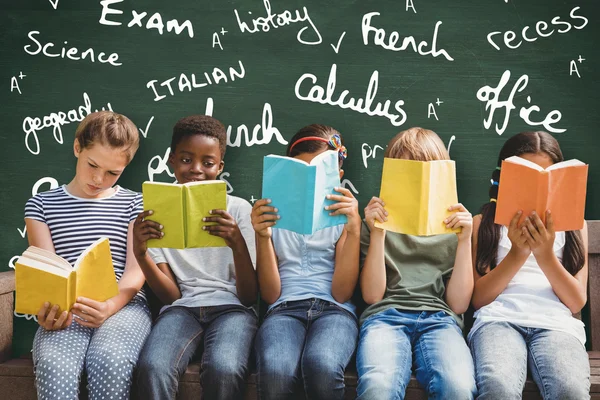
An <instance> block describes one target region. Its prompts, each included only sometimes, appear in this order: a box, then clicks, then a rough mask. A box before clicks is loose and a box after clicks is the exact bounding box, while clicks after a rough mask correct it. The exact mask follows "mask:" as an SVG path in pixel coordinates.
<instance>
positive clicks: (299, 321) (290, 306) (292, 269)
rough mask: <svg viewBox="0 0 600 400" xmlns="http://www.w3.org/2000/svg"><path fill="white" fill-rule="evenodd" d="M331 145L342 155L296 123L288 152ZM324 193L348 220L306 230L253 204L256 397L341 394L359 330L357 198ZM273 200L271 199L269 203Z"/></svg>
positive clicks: (330, 132)
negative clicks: (258, 314) (262, 304)
mask: <svg viewBox="0 0 600 400" xmlns="http://www.w3.org/2000/svg"><path fill="white" fill-rule="evenodd" d="M327 150H337V152H338V154H339V166H340V178H341V177H342V176H343V175H344V171H343V170H342V169H341V167H342V163H343V161H344V160H345V158H346V155H347V154H346V148H345V147H344V145H343V142H342V137H341V135H340V134H339V132H337V131H336V130H335V129H333V128H331V127H329V126H325V125H316V124H315V125H309V126H307V127H304V128H302V129H300V131H299V132H298V133H296V135H294V137H293V138H292V140H291V141H290V144H289V147H288V150H287V156H288V157H294V158H298V159H301V160H303V161H306V162H310V161H311V160H312V159H313V158H314V157H315V156H317V155H319V154H321V153H323V152H324V151H327ZM335 190H336V191H337V192H339V193H340V194H339V195H337V194H332V195H328V196H327V197H328V198H329V199H330V200H333V201H335V202H336V203H334V204H332V205H330V206H328V207H327V209H328V210H329V211H330V212H331V214H332V215H340V214H343V215H346V216H347V217H348V222H347V223H346V224H345V225H337V226H333V227H329V228H324V229H322V230H319V231H317V232H315V233H314V234H312V235H302V234H298V233H295V232H292V231H288V230H284V229H277V226H276V222H277V219H279V216H278V215H277V208H275V207H273V206H271V205H270V200H269V199H262V200H259V201H257V202H256V203H255V204H254V207H253V209H252V225H253V226H254V230H255V232H256V250H257V260H256V261H257V262H256V269H257V273H258V280H259V285H260V291H261V296H262V298H263V299H264V300H265V301H266V302H267V303H268V304H269V309H268V311H267V314H266V317H265V320H264V322H263V324H262V326H261V327H260V329H259V331H258V333H257V336H256V341H255V351H256V361H257V367H258V394H259V398H260V399H280V398H288V397H292V396H293V395H294V393H296V392H297V391H300V393H301V392H303V391H304V392H305V394H306V397H307V398H310V399H327V400H330V399H342V398H343V397H344V371H345V368H346V366H347V365H348V363H349V361H350V358H351V357H352V354H353V353H354V349H355V347H356V340H357V336H358V326H357V318H356V314H355V307H354V305H353V304H352V303H351V302H350V298H351V296H352V294H353V292H354V288H355V286H356V282H357V280H358V263H359V246H360V224H361V221H360V216H359V214H358V202H357V201H356V199H355V198H354V196H353V195H352V193H351V192H350V191H349V190H347V189H345V188H341V187H339V188H336V189H335ZM275 206H276V205H275Z"/></svg>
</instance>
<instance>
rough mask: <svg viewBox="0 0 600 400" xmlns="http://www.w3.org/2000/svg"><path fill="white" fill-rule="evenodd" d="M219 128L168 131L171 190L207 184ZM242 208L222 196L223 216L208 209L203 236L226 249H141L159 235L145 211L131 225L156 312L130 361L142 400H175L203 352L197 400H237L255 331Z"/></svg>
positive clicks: (215, 163)
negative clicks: (178, 185) (157, 307)
mask: <svg viewBox="0 0 600 400" xmlns="http://www.w3.org/2000/svg"><path fill="white" fill-rule="evenodd" d="M226 139H227V133H226V131H225V127H224V126H223V124H221V123H220V122H219V121H217V120H216V119H214V118H212V117H209V116H205V115H194V116H190V117H186V118H183V119H181V120H179V121H178V122H177V124H175V127H174V128H173V138H172V141H171V154H170V155H169V163H170V164H171V166H172V167H173V170H174V172H175V177H176V178H177V181H178V182H179V183H186V182H192V181H201V180H214V179H216V178H217V176H218V175H219V173H221V171H222V170H223V166H224V162H223V156H224V154H225V149H226ZM251 210H252V207H251V206H250V204H249V203H248V202H247V201H246V200H243V199H241V198H239V197H235V196H227V210H226V211H225V210H212V212H211V215H208V216H206V218H204V221H205V222H216V223H217V224H216V225H205V226H204V227H203V229H205V230H207V231H208V232H209V233H210V234H211V235H215V236H220V237H222V238H223V239H224V240H225V242H226V244H227V247H209V248H193V249H184V250H177V249H167V248H158V249H148V248H147V245H146V242H147V241H148V239H160V238H161V237H162V236H163V233H162V232H161V229H162V226H161V225H160V221H152V220H150V219H146V218H152V211H151V210H148V211H144V212H143V213H141V214H140V215H139V216H138V217H137V219H136V221H135V224H134V229H133V236H134V238H133V249H134V254H135V257H136V259H137V261H138V263H139V264H140V267H141V268H142V271H143V272H144V275H145V276H146V281H147V282H148V285H149V286H150V288H151V289H152V290H153V291H154V293H155V294H156V295H157V297H158V298H159V299H160V300H161V301H162V302H163V303H164V304H165V305H167V306H166V307H164V308H163V309H162V310H161V314H160V316H159V317H158V318H157V320H156V323H155V326H154V328H153V329H152V332H151V333H150V336H149V338H148V340H147V342H146V344H145V345H144V348H143V349H142V353H141V355H140V359H139V362H138V389H139V392H140V396H141V398H144V399H160V400H163V399H175V397H176V394H177V388H178V381H179V377H180V376H181V375H182V374H183V373H184V372H185V370H186V368H187V366H188V364H189V362H190V360H191V359H192V357H193V356H194V354H195V353H196V351H197V349H198V348H202V347H203V348H204V353H203V355H202V369H201V374H200V380H201V384H202V388H203V393H204V397H205V398H209V399H239V398H243V393H244V379H245V377H246V374H247V372H248V359H249V356H250V349H251V348H252V341H253V340H254V335H255V333H256V329H257V322H258V321H257V317H256V314H255V312H254V310H253V309H252V308H251V306H252V305H253V304H255V302H256V299H257V294H258V284H257V280H256V272H255V265H256V250H255V243H254V230H253V228H252V224H251V222H250V213H251Z"/></svg>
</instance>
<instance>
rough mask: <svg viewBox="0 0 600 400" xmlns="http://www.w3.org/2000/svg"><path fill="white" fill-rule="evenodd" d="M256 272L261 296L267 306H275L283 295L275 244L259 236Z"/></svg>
mask: <svg viewBox="0 0 600 400" xmlns="http://www.w3.org/2000/svg"><path fill="white" fill-rule="evenodd" d="M256 272H257V274H258V284H259V286H260V294H261V296H262V298H263V299H264V300H265V301H266V302H267V304H273V303H275V301H277V299H278V298H279V296H280V295H281V279H280V277H279V268H278V266H277V258H276V256H275V249H274V248H273V242H272V241H271V238H269V237H262V236H257V240H256Z"/></svg>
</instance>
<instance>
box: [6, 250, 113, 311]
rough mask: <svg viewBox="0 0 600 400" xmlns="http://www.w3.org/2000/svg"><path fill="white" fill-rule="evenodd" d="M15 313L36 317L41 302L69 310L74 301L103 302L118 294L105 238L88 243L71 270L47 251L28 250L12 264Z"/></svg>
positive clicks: (60, 258)
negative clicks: (89, 300) (80, 299)
mask: <svg viewBox="0 0 600 400" xmlns="http://www.w3.org/2000/svg"><path fill="white" fill-rule="evenodd" d="M15 280H16V300H15V311H16V312H18V313H22V314H33V315H35V314H37V313H38V311H39V310H40V308H41V307H42V305H43V304H44V303H45V302H49V303H50V304H53V305H54V304H58V306H59V311H60V312H62V311H65V310H67V311H68V310H70V309H71V307H72V306H73V304H74V303H75V300H76V299H77V297H79V296H82V297H87V298H90V299H92V300H96V301H106V300H108V299H110V298H111V297H114V296H116V295H117V294H119V287H118V284H117V279H116V276H115V271H114V268H113V263H112V256H111V253H110V243H109V240H108V239H107V238H100V239H98V240H97V241H96V242H94V243H92V244H91V245H90V246H89V247H88V248H87V249H86V250H85V251H84V252H83V253H82V254H81V255H80V256H79V257H78V258H77V261H76V262H75V264H74V265H73V266H71V265H70V264H69V262H68V261H67V260H65V259H64V258H62V257H60V256H58V255H56V254H55V253H53V252H51V251H47V250H44V249H40V248H38V247H35V246H29V247H28V248H27V249H26V250H25V251H24V252H23V254H22V255H21V256H20V257H19V258H18V259H17V261H16V262H15Z"/></svg>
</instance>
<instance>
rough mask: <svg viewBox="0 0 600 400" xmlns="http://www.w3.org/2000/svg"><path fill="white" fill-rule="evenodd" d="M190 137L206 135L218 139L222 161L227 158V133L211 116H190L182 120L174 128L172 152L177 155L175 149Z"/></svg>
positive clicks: (219, 122)
mask: <svg viewBox="0 0 600 400" xmlns="http://www.w3.org/2000/svg"><path fill="white" fill-rule="evenodd" d="M190 135H204V136H209V137H212V138H215V139H217V140H218V141H219V150H221V159H223V157H225V150H226V149H227V131H226V130H225V126H224V125H223V124H222V123H221V121H219V120H218V119H216V118H213V117H211V116H209V115H190V116H188V117H184V118H181V119H180V120H179V121H177V123H176V124H175V126H174V127H173V136H172V137H171V152H173V153H175V148H176V147H177V145H178V144H179V143H180V142H181V140H182V139H183V138H184V137H186V136H190Z"/></svg>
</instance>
